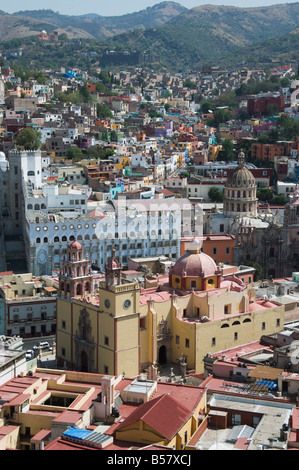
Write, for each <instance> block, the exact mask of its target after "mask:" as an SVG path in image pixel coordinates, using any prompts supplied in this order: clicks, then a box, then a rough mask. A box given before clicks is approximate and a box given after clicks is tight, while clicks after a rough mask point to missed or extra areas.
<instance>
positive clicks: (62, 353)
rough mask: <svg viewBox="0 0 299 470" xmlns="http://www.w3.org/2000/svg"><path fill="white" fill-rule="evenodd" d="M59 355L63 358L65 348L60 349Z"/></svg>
mask: <svg viewBox="0 0 299 470" xmlns="http://www.w3.org/2000/svg"><path fill="white" fill-rule="evenodd" d="M61 355H62V356H65V348H61Z"/></svg>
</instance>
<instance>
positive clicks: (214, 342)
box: [212, 338, 216, 346]
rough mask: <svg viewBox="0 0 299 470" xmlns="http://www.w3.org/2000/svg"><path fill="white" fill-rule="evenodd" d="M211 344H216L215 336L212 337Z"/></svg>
mask: <svg viewBox="0 0 299 470" xmlns="http://www.w3.org/2000/svg"><path fill="white" fill-rule="evenodd" d="M212 346H216V338H212Z"/></svg>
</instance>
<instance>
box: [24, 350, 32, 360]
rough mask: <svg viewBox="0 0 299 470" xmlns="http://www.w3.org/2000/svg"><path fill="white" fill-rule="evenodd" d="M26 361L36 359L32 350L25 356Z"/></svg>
mask: <svg viewBox="0 0 299 470" xmlns="http://www.w3.org/2000/svg"><path fill="white" fill-rule="evenodd" d="M25 358H26V359H33V358H34V351H33V350H32V349H28V350H27V351H26V354H25Z"/></svg>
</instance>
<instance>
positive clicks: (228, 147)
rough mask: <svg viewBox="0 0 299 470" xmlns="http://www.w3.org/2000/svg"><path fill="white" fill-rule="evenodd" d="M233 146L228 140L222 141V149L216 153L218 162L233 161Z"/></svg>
mask: <svg viewBox="0 0 299 470" xmlns="http://www.w3.org/2000/svg"><path fill="white" fill-rule="evenodd" d="M234 155H235V154H234V144H233V142H232V140H230V139H224V141H223V142H222V149H221V150H219V152H218V157H217V160H218V161H225V162H231V161H232V160H233V159H234Z"/></svg>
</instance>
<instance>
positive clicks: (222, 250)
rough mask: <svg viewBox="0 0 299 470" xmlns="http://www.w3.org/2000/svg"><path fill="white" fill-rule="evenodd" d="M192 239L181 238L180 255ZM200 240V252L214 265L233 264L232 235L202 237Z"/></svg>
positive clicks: (233, 239)
mask: <svg viewBox="0 0 299 470" xmlns="http://www.w3.org/2000/svg"><path fill="white" fill-rule="evenodd" d="M192 239H193V238H192V237H182V238H181V255H183V254H185V253H186V250H187V249H188V245H189V243H190V242H191V241H192ZM201 240H202V251H203V252H204V253H205V254H207V255H208V256H211V258H213V260H214V261H215V262H216V263H224V264H229V265H233V264H234V245H235V236H234V235H227V234H220V235H204V236H203V237H201Z"/></svg>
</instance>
